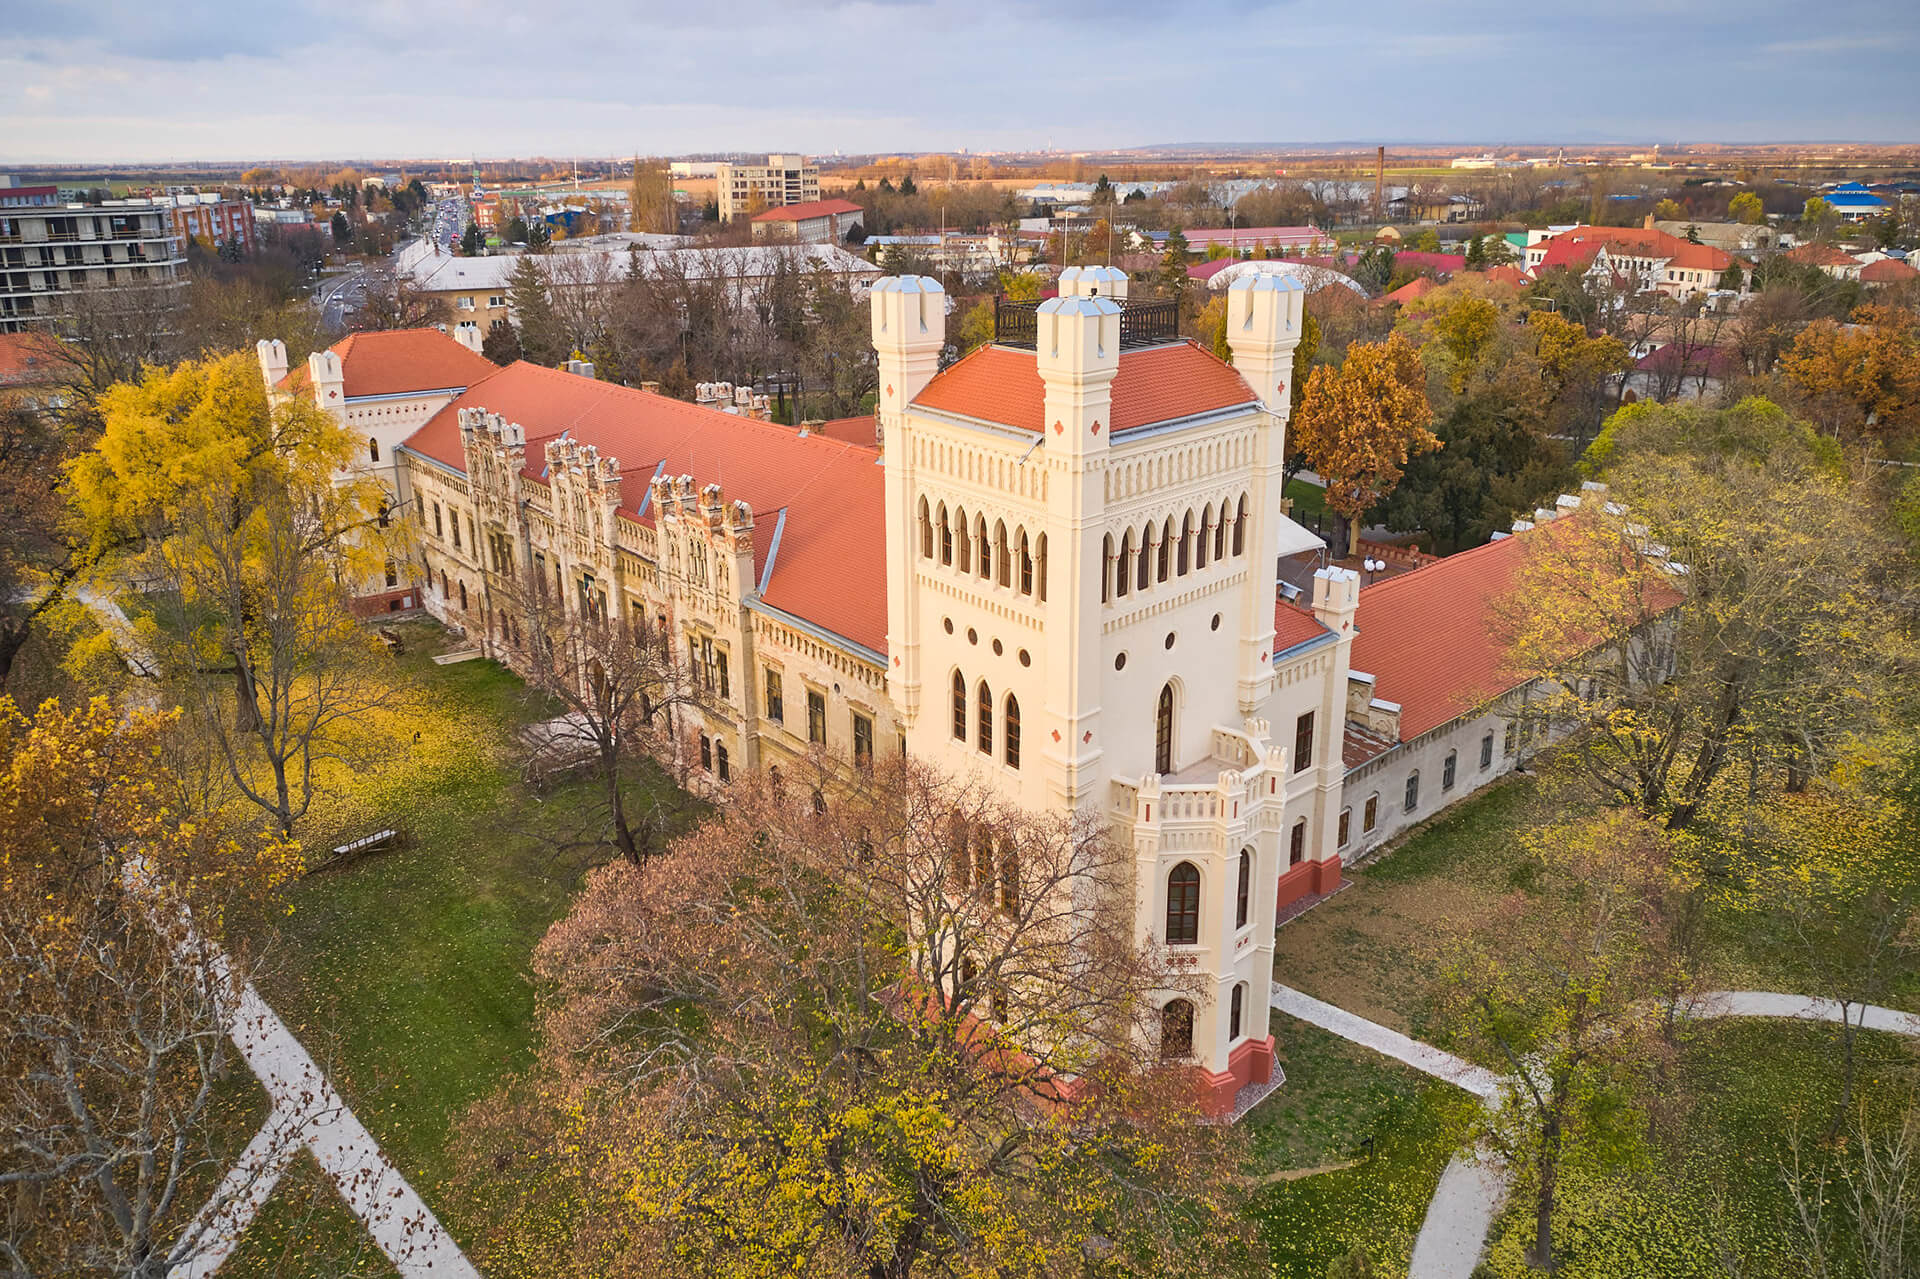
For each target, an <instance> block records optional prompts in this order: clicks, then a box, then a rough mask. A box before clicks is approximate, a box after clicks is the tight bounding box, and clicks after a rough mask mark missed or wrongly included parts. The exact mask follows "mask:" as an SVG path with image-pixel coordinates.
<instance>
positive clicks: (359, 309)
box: [347, 269, 448, 333]
mask: <svg viewBox="0 0 1920 1279" xmlns="http://www.w3.org/2000/svg"><path fill="white" fill-rule="evenodd" d="M447 318H448V317H447V311H446V308H445V306H443V305H442V304H441V303H440V302H439V301H438V300H437V299H435V298H433V297H432V296H430V295H428V294H426V293H423V292H421V291H420V290H419V289H418V288H416V287H414V284H413V282H412V281H411V280H409V279H407V278H406V277H405V276H401V275H398V274H396V273H394V272H392V271H389V270H385V269H381V270H376V271H371V272H369V273H368V274H367V275H366V277H365V280H364V283H363V284H362V285H361V288H360V301H359V304H358V305H356V306H355V307H354V308H353V309H352V310H351V311H349V312H347V328H348V329H350V330H351V331H353V332H355V333H368V332H380V331H385V330H390V329H421V328H425V327H427V326H428V325H430V324H434V323H444V322H445V321H446V320H447Z"/></svg>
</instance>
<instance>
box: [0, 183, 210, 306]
mask: <svg viewBox="0 0 1920 1279" xmlns="http://www.w3.org/2000/svg"><path fill="white" fill-rule="evenodd" d="M172 210H173V206H172V204H171V203H170V202H169V201H153V200H109V201H107V202H105V203H104V204H98V205H92V204H69V203H62V202H60V200H59V193H58V192H57V191H55V190H54V189H53V188H52V187H21V186H15V185H13V184H12V182H11V180H10V179H0V333H22V332H26V331H29V330H31V329H45V328H47V327H48V326H50V325H51V324H52V323H53V322H54V320H55V319H56V318H57V317H58V315H59V313H60V310H61V308H62V306H64V305H65V304H66V300H67V299H69V298H72V297H73V296H75V295H76V294H79V293H83V292H90V291H93V290H110V291H121V292H127V293H130V292H131V291H133V290H135V289H153V290H156V294H155V295H154V296H155V299H156V300H157V301H159V302H161V303H162V304H172V303H174V302H177V300H178V299H179V296H180V292H181V290H182V289H184V288H185V285H186V279H185V275H184V271H183V268H184V267H185V265H186V258H185V256H184V254H183V252H182V249H181V243H182V242H181V240H180V239H179V237H178V236H177V235H175V233H174V230H173V221H172Z"/></svg>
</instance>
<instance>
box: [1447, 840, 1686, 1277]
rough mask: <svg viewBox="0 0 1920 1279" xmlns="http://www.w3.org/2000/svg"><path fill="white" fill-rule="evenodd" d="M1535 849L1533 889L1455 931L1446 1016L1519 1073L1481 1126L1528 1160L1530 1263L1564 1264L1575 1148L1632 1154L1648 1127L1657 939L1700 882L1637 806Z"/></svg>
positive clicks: (1598, 1158) (1477, 1050)
mask: <svg viewBox="0 0 1920 1279" xmlns="http://www.w3.org/2000/svg"><path fill="white" fill-rule="evenodd" d="M1530 851H1531V853H1532V858H1531V860H1532V864H1533V865H1534V867H1535V868H1536V869H1537V871H1538V876H1537V879H1536V881H1535V883H1534V884H1533V886H1532V888H1531V889H1530V890H1523V891H1516V892H1514V893H1513V894H1511V895H1510V896H1509V897H1508V898H1507V899H1506V900H1505V901H1503V902H1502V903H1501V905H1500V906H1499V908H1498V909H1497V910H1496V911H1495V912H1494V914H1493V916H1492V918H1491V919H1488V920H1485V921H1483V922H1480V923H1478V924H1477V925H1474V926H1471V927H1469V928H1467V929H1464V930H1461V931H1460V932H1458V933H1456V934H1455V935H1453V936H1452V937H1450V938H1447V939H1446V940H1445V941H1444V942H1443V943H1442V945H1441V947H1440V958H1441V973H1442V976H1441V986H1440V992H1439V1001H1438V1007H1439V1014H1438V1015H1439V1017H1440V1020H1441V1022H1442V1024H1443V1025H1444V1026H1445V1027H1446V1029H1447V1030H1448V1031H1450V1032H1451V1035H1452V1036H1453V1037H1454V1039H1455V1041H1456V1042H1457V1043H1459V1044H1460V1045H1462V1046H1463V1047H1467V1048H1469V1049H1470V1050H1471V1051H1473V1052H1474V1055H1475V1056H1476V1057H1478V1059H1480V1060H1481V1061H1483V1062H1487V1063H1490V1064H1493V1063H1497V1064H1498V1066H1499V1067H1500V1068H1501V1072H1502V1074H1503V1075H1504V1076H1505V1081H1504V1084H1503V1087H1502V1089H1501V1098H1500V1103H1499V1105H1498V1106H1497V1107H1493V1108H1489V1109H1488V1110H1486V1111H1485V1112H1483V1113H1482V1127H1481V1133H1480V1135H1481V1137H1482V1138H1483V1139H1484V1140H1485V1141H1486V1142H1487V1144H1488V1145H1490V1146H1491V1147H1492V1148H1493V1149H1494V1150H1496V1151H1498V1152H1499V1153H1500V1154H1502V1155H1503V1156H1505V1158H1506V1159H1507V1160H1508V1162H1509V1164H1510V1166H1511V1167H1513V1168H1514V1169H1515V1171H1516V1172H1517V1173H1518V1174H1519V1180H1520V1183H1521V1184H1520V1187H1519V1189H1520V1191H1521V1193H1522V1194H1524V1195H1525V1196H1526V1200H1527V1201H1528V1202H1529V1204H1530V1207H1531V1209H1532V1213H1531V1216H1532V1228H1531V1230H1530V1231H1529V1232H1528V1233H1529V1234H1530V1235H1531V1236H1532V1241H1531V1243H1530V1245H1529V1246H1528V1249H1527V1261H1528V1264H1529V1265H1531V1266H1533V1267H1534V1268H1536V1269H1540V1270H1552V1269H1554V1268H1555V1266H1556V1263H1557V1260H1558V1257H1557V1254H1556V1252H1555V1245H1554V1233H1553V1226H1554V1213H1555V1209H1556V1208H1557V1207H1558V1205H1559V1185H1560V1170H1561V1166H1562V1164H1563V1162H1564V1161H1565V1160H1566V1159H1567V1158H1568V1157H1569V1156H1570V1154H1572V1153H1573V1152H1575V1151H1578V1152H1579V1153H1580V1154H1581V1155H1582V1156H1583V1157H1584V1158H1585V1159H1587V1160H1588V1161H1591V1162H1594V1163H1599V1164H1602V1165H1604V1164H1607V1163H1618V1162H1621V1161H1622V1160H1623V1159H1624V1158H1625V1157H1626V1156H1627V1155H1629V1154H1630V1153H1631V1152H1632V1151H1633V1150H1634V1149H1635V1148H1636V1147H1637V1145H1638V1142H1639V1139H1640V1136H1641V1134H1642V1133H1643V1131H1644V1125H1643V1123H1642V1120H1641V1118H1640V1116H1639V1115H1638V1114H1637V1113H1636V1111H1635V1109H1634V1105H1633V1097H1634V1093H1635V1091H1636V1090H1635V1087H1634V1085H1635V1083H1636V1081H1637V1080H1638V1079H1639V1077H1640V1076H1641V1075H1642V1074H1643V1073H1644V1071H1645V1070H1646V1067H1647V1062H1648V1056H1649V1050H1650V1045H1651V1043H1652V1042H1653V1039H1654V1036H1655V1033H1656V1032H1655V1027H1656V1026H1657V1024H1658V1019H1659V1003H1658V999H1657V996H1658V995H1660V994H1662V993H1665V992H1666V991H1669V990H1671V989H1672V985H1673V975H1672V973H1671V972H1670V959H1669V956H1668V954H1667V953H1666V951H1665V950H1664V948H1663V947H1662V946H1661V945H1660V944H1659V942H1658V940H1657V939H1659V938H1662V937H1663V936H1665V935H1667V933H1668V931H1669V924H1668V920H1669V918H1670V917H1671V916H1672V915H1674V914H1675V913H1676V912H1677V911H1678V910H1680V909H1682V907H1681V906H1680V902H1681V900H1682V899H1684V898H1685V897H1686V896H1688V895H1689V894H1690V893H1691V891H1692V889H1691V887H1690V885H1689V884H1688V882H1687V880H1686V877H1685V876H1684V875H1681V874H1678V873H1676V869H1675V867H1674V859H1673V852H1672V846H1671V838H1670V837H1669V836H1667V835H1666V834H1665V832H1663V831H1661V830H1660V829H1659V828H1658V827H1656V826H1654V825H1651V824H1649V823H1647V822H1645V821H1644V820H1642V819H1640V818H1638V817H1637V816H1635V815H1634V814H1633V813H1631V812H1630V811H1627V810H1624V809H1615V810H1612V811H1611V812H1609V813H1606V814H1603V815H1601V816H1599V817H1597V818H1593V819H1590V820H1588V821H1585V822H1567V823H1563V824H1560V825H1557V826H1554V827H1550V828H1548V829H1547V830H1545V831H1543V832H1541V833H1540V834H1539V835H1538V836H1536V837H1535V838H1533V839H1532V840H1531V841H1530Z"/></svg>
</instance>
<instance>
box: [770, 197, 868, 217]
mask: <svg viewBox="0 0 1920 1279" xmlns="http://www.w3.org/2000/svg"><path fill="white" fill-rule="evenodd" d="M865 212H866V210H865V209H863V208H861V207H860V206H859V205H857V204H855V203H854V202H853V201H852V200H809V201H807V202H806V203H805V204H783V205H781V206H780V207H779V208H777V209H768V210H766V211H765V212H764V213H756V214H754V215H753V220H754V221H755V222H801V221H804V220H805V219H807V218H824V217H828V216H830V215H832V214H835V213H865Z"/></svg>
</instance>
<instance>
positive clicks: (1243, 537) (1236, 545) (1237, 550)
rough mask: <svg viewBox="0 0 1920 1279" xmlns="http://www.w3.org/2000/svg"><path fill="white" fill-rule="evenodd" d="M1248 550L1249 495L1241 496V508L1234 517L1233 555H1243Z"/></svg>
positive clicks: (1243, 494)
mask: <svg viewBox="0 0 1920 1279" xmlns="http://www.w3.org/2000/svg"><path fill="white" fill-rule="evenodd" d="M1246 549H1247V495H1246V494H1245V493H1242V494H1241V495H1240V507H1239V509H1238V510H1237V511H1236V512H1235V513H1234V517H1233V553H1234V554H1235V555H1243V554H1245V553H1246Z"/></svg>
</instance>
